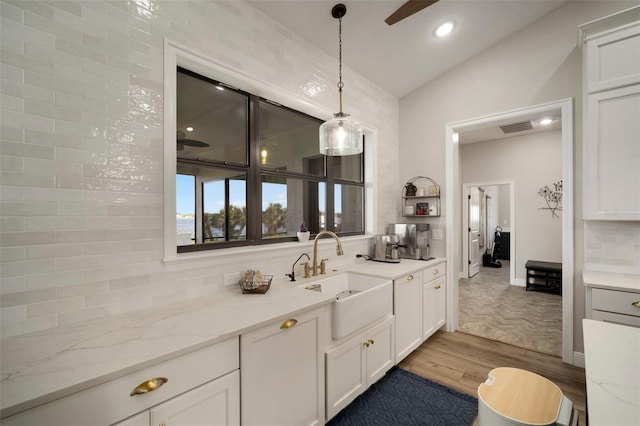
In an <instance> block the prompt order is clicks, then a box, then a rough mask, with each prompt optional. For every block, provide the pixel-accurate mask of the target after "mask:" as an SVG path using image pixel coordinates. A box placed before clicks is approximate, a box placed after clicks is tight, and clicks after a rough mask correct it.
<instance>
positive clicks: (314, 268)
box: [311, 231, 344, 277]
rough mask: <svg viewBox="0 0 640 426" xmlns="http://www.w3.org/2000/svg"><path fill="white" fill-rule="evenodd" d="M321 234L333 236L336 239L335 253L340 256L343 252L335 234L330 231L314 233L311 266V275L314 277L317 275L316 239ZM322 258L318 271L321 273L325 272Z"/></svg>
mask: <svg viewBox="0 0 640 426" xmlns="http://www.w3.org/2000/svg"><path fill="white" fill-rule="evenodd" d="M323 235H329V236H330V237H333V238H334V239H335V240H336V254H337V255H338V256H342V255H343V254H344V252H343V251H342V243H341V242H340V238H338V236H337V235H336V234H334V233H333V232H331V231H320V232H318V235H316V238H315V239H314V240H313V265H312V266H311V275H313V276H314V277H317V276H318V240H319V239H320V237H321V236H323ZM324 260H326V259H324ZM324 260H322V265H321V266H322V267H321V271H320V273H321V274H324V273H325V271H324Z"/></svg>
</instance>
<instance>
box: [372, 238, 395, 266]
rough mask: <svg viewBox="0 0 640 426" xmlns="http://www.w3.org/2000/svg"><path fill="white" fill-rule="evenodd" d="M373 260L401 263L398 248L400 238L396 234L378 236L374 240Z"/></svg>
mask: <svg viewBox="0 0 640 426" xmlns="http://www.w3.org/2000/svg"><path fill="white" fill-rule="evenodd" d="M373 244H374V247H373V260H375V261H377V262H388V263H399V262H400V256H399V254H398V246H399V244H400V238H399V237H398V236H397V235H396V234H378V235H376V236H375V237H374V239H373Z"/></svg>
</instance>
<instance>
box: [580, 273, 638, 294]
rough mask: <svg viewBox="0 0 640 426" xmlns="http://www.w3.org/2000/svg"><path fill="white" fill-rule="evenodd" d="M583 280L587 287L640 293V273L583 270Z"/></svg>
mask: <svg viewBox="0 0 640 426" xmlns="http://www.w3.org/2000/svg"><path fill="white" fill-rule="evenodd" d="M582 281H583V282H584V285H585V286H587V287H597V288H605V289H609V290H621V291H631V292H634V293H640V275H637V274H621V273H615V272H599V271H582Z"/></svg>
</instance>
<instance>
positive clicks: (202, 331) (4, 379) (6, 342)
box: [0, 259, 444, 417]
mask: <svg viewBox="0 0 640 426" xmlns="http://www.w3.org/2000/svg"><path fill="white" fill-rule="evenodd" d="M443 261H444V259H436V260H431V261H417V260H407V259H402V261H401V263H399V264H389V263H379V262H372V261H364V260H363V261H360V260H358V261H356V262H355V263H353V264H349V265H346V266H342V267H340V268H339V270H337V271H335V270H334V271H331V272H329V274H328V275H331V274H338V273H341V272H345V271H353V272H360V273H366V274H368V275H376V276H381V277H384V278H389V279H394V278H397V277H400V276H403V275H405V274H409V273H413V272H416V271H418V270H420V269H424V268H427V267H429V266H432V265H434V264H437V263H440V262H443ZM328 275H323V276H319V277H312V278H309V279H298V280H297V281H296V282H295V283H290V282H289V281H287V279H286V278H282V279H278V280H274V282H273V283H272V286H271V289H270V290H269V292H268V293H267V294H264V295H243V294H242V293H241V291H240V289H237V290H235V289H234V290H230V291H225V292H222V293H217V294H213V295H211V296H208V297H202V298H198V299H193V300H187V301H181V302H179V303H176V304H172V305H168V306H165V307H162V308H160V309H153V310H146V311H139V312H132V313H127V314H122V315H118V316H114V317H109V318H107V319H104V320H96V321H90V322H86V323H80V324H74V325H70V326H65V327H57V328H52V329H48V330H43V331H40V332H34V333H29V334H25V335H21V336H14V337H10V338H6V339H2V341H1V342H0V372H1V381H0V394H1V395H2V398H1V400H0V417H6V416H9V415H12V414H15V413H18V412H20V411H24V410H26V409H29V408H33V407H35V406H38V405H41V404H44V403H46V402H49V401H53V400H55V399H58V398H62V397H64V396H67V395H70V394H72V393H75V392H78V391H80V390H83V389H87V388H89V387H92V386H96V385H98V384H101V383H105V382H107V381H109V380H113V379H115V378H117V377H121V376H124V375H126V374H128V373H131V372H133V371H136V370H140V369H142V368H146V367H149V366H151V365H154V364H157V363H159V362H163V361H166V360H168V359H172V358H175V357H177V356H180V355H183V354H185V353H188V352H191V351H194V350H197V349H200V348H203V347H205V346H208V345H211V344H213V343H216V342H220V341H223V340H225V339H228V338H231V337H235V336H239V335H240V334H243V333H246V332H247V331H250V330H253V329H256V328H258V327H260V326H262V325H264V324H266V323H269V322H272V321H276V320H282V319H286V318H287V317H289V316H290V315H294V314H296V313H299V312H302V311H305V310H309V309H313V308H315V307H319V306H322V305H324V304H328V303H331V302H332V301H333V300H334V296H331V295H327V294H323V293H318V292H314V291H308V290H304V289H302V288H297V287H296V286H297V285H300V284H304V283H311V282H313V281H314V280H315V279H322V278H325V277H326V276H328Z"/></svg>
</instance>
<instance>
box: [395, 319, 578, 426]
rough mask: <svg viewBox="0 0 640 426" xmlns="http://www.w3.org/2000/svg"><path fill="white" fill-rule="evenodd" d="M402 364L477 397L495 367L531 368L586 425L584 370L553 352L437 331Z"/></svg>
mask: <svg viewBox="0 0 640 426" xmlns="http://www.w3.org/2000/svg"><path fill="white" fill-rule="evenodd" d="M399 366H400V367H401V368H404V369H405V370H408V371H411V372H412V373H414V374H417V375H419V376H422V377H425V378H427V379H429V380H433V381H434V382H437V383H440V384H442V385H445V386H448V387H450V388H452V389H456V390H458V391H460V392H463V393H466V394H468V395H472V396H474V397H476V398H477V397H478V395H477V389H478V386H479V385H480V384H481V383H483V382H484V381H485V380H486V379H487V374H488V373H489V371H491V370H492V369H493V368H496V367H515V368H521V369H523V370H528V371H532V372H534V373H536V374H540V375H541V376H543V377H546V378H547V379H549V380H551V381H552V382H554V383H555V384H556V385H558V387H559V388H560V389H561V390H562V392H563V394H564V395H565V396H566V397H567V398H569V399H570V400H571V401H573V404H574V407H575V408H576V409H577V410H578V411H579V424H580V425H586V424H587V423H586V418H585V407H586V396H585V392H586V387H585V386H586V385H585V374H584V369H582V368H579V367H574V366H572V365H569V364H565V363H563V362H562V360H561V359H560V358H557V357H554V356H551V355H547V354H543V353H540V352H535V351H531V350H527V349H523V348H519V347H516V346H512V345H508V344H505V343H500V342H495V341H492V340H488V339H485V338H482V337H477V336H472V335H469V334H465V333H460V332H455V333H447V332H444V331H438V332H437V333H436V334H435V335H433V336H432V337H430V338H429V339H428V340H427V341H426V342H424V343H423V344H422V345H421V346H420V347H419V348H418V349H416V350H415V351H414V352H413V353H412V354H410V355H409V356H408V357H407V358H405V359H404V360H403V361H402V362H401V363H400V365H399Z"/></svg>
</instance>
